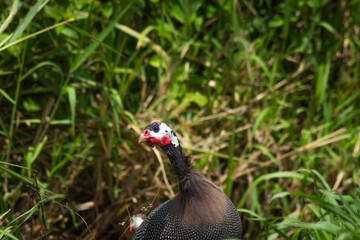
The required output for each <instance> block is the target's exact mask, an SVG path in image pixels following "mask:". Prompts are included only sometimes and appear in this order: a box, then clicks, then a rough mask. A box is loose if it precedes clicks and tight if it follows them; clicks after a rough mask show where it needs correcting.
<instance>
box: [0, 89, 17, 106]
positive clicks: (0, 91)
mask: <svg viewBox="0 0 360 240" xmlns="http://www.w3.org/2000/svg"><path fill="white" fill-rule="evenodd" d="M0 94H1V95H3V96H4V97H5V98H6V99H7V100H8V101H9V102H11V103H12V104H15V100H14V99H12V97H10V96H9V95H8V94H7V93H6V92H5V91H4V90H2V89H1V88H0Z"/></svg>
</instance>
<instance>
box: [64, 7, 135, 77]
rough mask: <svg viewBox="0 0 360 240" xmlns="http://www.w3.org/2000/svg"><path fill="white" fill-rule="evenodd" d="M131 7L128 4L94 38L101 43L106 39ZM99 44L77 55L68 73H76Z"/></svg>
mask: <svg viewBox="0 0 360 240" xmlns="http://www.w3.org/2000/svg"><path fill="white" fill-rule="evenodd" d="M131 6H132V3H129V4H128V5H127V6H126V7H125V8H124V9H123V10H122V11H121V12H120V13H119V14H118V15H117V16H116V17H115V19H114V20H113V21H112V22H111V23H110V24H109V25H108V26H107V27H106V28H105V29H104V30H103V31H102V32H101V33H100V34H99V35H98V36H97V37H96V39H97V40H98V41H99V42H101V41H102V40H104V38H106V37H107V36H108V35H109V34H110V33H111V31H112V30H113V29H114V28H115V25H116V23H117V22H118V21H119V20H120V19H121V18H122V17H123V15H124V14H125V13H126V12H127V11H128V10H129V8H130V7H131ZM99 42H92V43H91V44H90V46H88V47H87V48H86V49H85V51H84V52H83V53H81V54H78V55H77V57H76V58H75V60H74V62H73V64H72V66H71V68H70V72H71V73H73V72H74V71H76V70H77V69H78V68H79V67H80V66H81V65H82V64H83V62H84V61H85V60H86V59H88V57H89V56H90V54H92V53H93V52H94V51H95V49H96V48H97V47H98V46H99Z"/></svg>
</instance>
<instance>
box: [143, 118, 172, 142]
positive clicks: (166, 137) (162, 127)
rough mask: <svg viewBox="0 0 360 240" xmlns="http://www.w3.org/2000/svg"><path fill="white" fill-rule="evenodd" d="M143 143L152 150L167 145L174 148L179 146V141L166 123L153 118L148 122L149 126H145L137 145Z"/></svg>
mask: <svg viewBox="0 0 360 240" xmlns="http://www.w3.org/2000/svg"><path fill="white" fill-rule="evenodd" d="M143 142H145V143H147V145H149V146H150V147H152V148H153V147H155V146H160V147H163V146H166V145H169V144H173V145H174V146H175V147H178V146H179V140H178V138H177V136H176V134H175V133H174V131H173V130H172V129H171V128H170V127H169V126H168V125H166V123H164V122H162V121H160V120H157V119H155V118H153V119H152V120H151V121H150V124H149V125H147V126H146V128H145V129H144V131H143V132H142V134H141V135H140V137H139V143H143Z"/></svg>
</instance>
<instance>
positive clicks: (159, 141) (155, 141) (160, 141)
mask: <svg viewBox="0 0 360 240" xmlns="http://www.w3.org/2000/svg"><path fill="white" fill-rule="evenodd" d="M151 142H152V143H153V144H154V145H157V146H165V145H168V144H170V143H171V140H170V138H169V137H168V136H167V135H165V136H163V137H162V138H152V139H151Z"/></svg>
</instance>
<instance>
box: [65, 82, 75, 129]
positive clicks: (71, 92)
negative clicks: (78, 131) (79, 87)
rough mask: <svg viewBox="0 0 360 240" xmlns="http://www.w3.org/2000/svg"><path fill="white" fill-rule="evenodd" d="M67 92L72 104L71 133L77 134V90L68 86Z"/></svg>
mask: <svg viewBox="0 0 360 240" xmlns="http://www.w3.org/2000/svg"><path fill="white" fill-rule="evenodd" d="M67 93H68V98H69V105H70V114H71V133H72V135H73V136H74V135H75V119H76V91H75V88H74V87H70V86H68V87H67Z"/></svg>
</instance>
